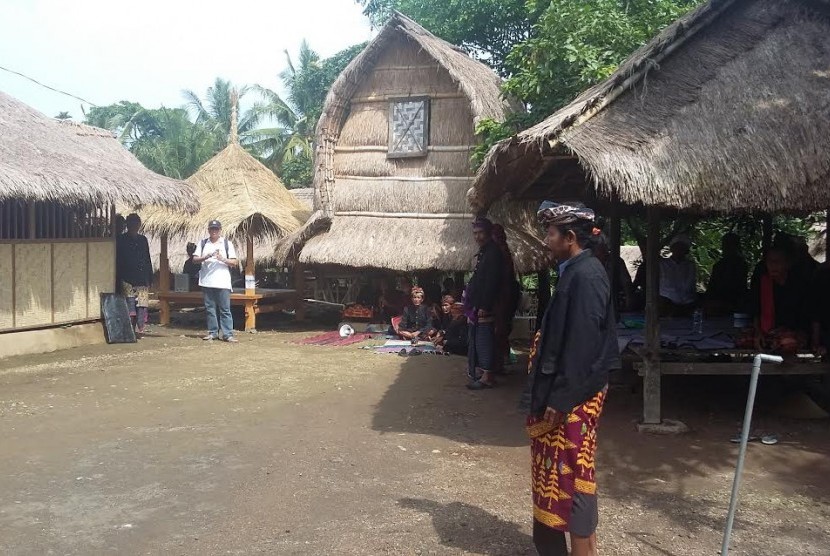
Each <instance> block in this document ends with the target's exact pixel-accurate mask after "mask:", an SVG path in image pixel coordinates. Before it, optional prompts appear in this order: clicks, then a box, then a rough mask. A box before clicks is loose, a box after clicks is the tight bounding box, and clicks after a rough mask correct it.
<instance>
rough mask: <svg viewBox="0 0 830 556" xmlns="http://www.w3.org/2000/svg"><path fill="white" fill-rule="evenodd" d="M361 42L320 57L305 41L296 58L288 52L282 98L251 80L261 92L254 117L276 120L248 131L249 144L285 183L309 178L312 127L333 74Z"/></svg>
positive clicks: (312, 136) (321, 109) (318, 115)
mask: <svg viewBox="0 0 830 556" xmlns="http://www.w3.org/2000/svg"><path fill="white" fill-rule="evenodd" d="M363 47H364V45H363V44H360V45H355V46H352V47H350V48H347V49H345V50H343V51H341V52H339V53H337V54H335V55H334V56H332V57H331V58H328V59H325V60H321V59H320V56H319V55H318V54H317V53H316V52H314V51H313V50H312V49H311V48H310V47H309V45H308V43H307V42H306V41H303V42H302V44H301V45H300V53H299V57H298V59H297V62H298V63H297V64H294V62H293V60H292V59H291V56H290V55H289V54H288V52H286V53H285V56H286V59H287V61H288V67H287V68H286V69H285V70H284V71H283V72H281V73H280V79H281V80H282V82H283V85H284V87H285V89H286V91H287V93H288V94H287V96H286V98H285V99H283V98H282V97H281V96H280V95H279V94H278V93H276V92H275V91H272V90H271V89H268V88H266V87H262V86H260V85H255V86H254V87H253V88H252V89H253V90H254V91H256V92H257V93H258V94H259V95H260V97H261V98H262V101H261V102H258V103H256V104H255V105H254V106H253V107H252V108H251V115H252V120H253V121H254V122H257V123H259V122H262V121H269V122H274V123H276V124H277V125H276V126H275V127H272V128H262V129H256V130H253V131H251V132H250V133H249V136H250V142H249V143H248V145H249V146H250V148H251V150H252V151H253V152H254V153H256V154H257V155H258V156H259V157H260V158H261V159H262V160H263V162H264V163H265V164H266V165H267V166H269V167H270V168H271V169H272V170H274V171H275V172H276V173H277V174H279V175H280V176H281V177H282V178H283V181H285V182H286V185H307V184H309V183H310V182H311V175H312V170H311V164H312V158H313V150H312V144H313V142H314V129H315V127H316V125H317V120H318V119H319V118H320V114H321V113H322V111H323V103H324V101H325V97H326V94H327V93H328V90H329V88H330V87H331V84H332V83H333V82H334V80H335V79H336V78H337V76H338V75H339V74H340V73H341V72H342V71H343V70H344V69H345V67H346V66H347V65H348V64H349V62H351V61H352V60H353V59H354V57H355V56H356V55H357V54H358V53H359V52H360V51H361V50H362V49H363ZM302 180H305V181H302Z"/></svg>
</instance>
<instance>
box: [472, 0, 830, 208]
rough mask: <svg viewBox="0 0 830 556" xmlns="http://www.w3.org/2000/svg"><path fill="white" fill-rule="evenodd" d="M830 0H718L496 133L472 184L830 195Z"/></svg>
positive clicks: (661, 194) (732, 202)
mask: <svg viewBox="0 0 830 556" xmlns="http://www.w3.org/2000/svg"><path fill="white" fill-rule="evenodd" d="M828 34H830V11H828V3H827V2H825V1H817V0H813V1H809V0H712V1H710V2H709V3H707V4H704V5H703V6H701V7H700V8H698V9H696V10H694V11H692V12H691V13H689V14H688V15H686V16H685V17H683V18H681V19H680V20H678V21H677V22H675V23H674V24H672V25H671V26H669V27H668V28H666V29H665V30H664V31H663V32H662V33H660V34H659V35H658V36H657V37H656V38H655V39H654V40H652V41H651V42H650V43H649V44H648V45H646V46H645V47H644V48H642V49H640V50H639V51H638V52H636V53H635V54H634V55H633V56H631V57H630V58H629V59H628V60H627V61H626V62H624V63H623V64H622V65H621V66H620V68H619V69H618V70H617V71H616V72H615V73H614V74H613V75H612V76H611V77H610V78H609V79H607V80H606V81H604V82H602V83H600V84H598V85H597V86H595V87H593V88H591V89H589V90H588V91H586V92H584V93H583V94H582V95H580V96H579V97H578V98H577V99H576V100H575V101H574V102H572V103H571V104H570V105H568V106H567V107H565V108H563V109H562V110H560V111H559V112H557V113H555V114H554V115H552V116H550V117H549V118H548V119H547V120H545V121H544V122H542V123H540V124H539V125H537V126H535V127H533V128H530V129H528V130H527V131H524V132H523V133H521V134H519V135H518V136H516V137H513V138H511V139H509V140H506V141H504V142H502V143H500V144H498V145H496V146H495V147H494V148H493V149H492V151H491V152H490V153H489V156H488V158H487V160H486V162H485V164H484V165H483V166H482V167H481V168H480V169H479V173H478V175H477V178H476V182H475V184H474V187H473V189H472V190H471V191H470V194H469V198H470V201H471V203H472V205H473V207H474V208H475V209H476V210H477V211H486V210H487V208H488V207H489V206H490V205H491V204H492V203H493V202H494V201H495V200H496V199H498V198H499V197H501V196H502V195H504V194H505V193H507V194H509V195H510V196H512V197H513V198H533V197H535V198H539V197H540V196H556V195H557V193H558V192H561V191H563V190H568V189H571V190H572V189H573V187H574V186H577V187H581V188H582V189H583V191H584V190H585V189H586V188H587V189H588V190H589V191H590V190H591V189H593V190H594V191H595V193H596V194H597V195H598V196H599V197H600V198H611V197H613V196H615V195H616V196H617V197H618V198H619V199H620V200H621V201H622V202H623V203H626V204H630V205H634V204H637V203H643V204H647V205H658V206H666V207H674V208H680V209H690V210H701V211H724V212H725V211H739V210H746V211H749V210H758V211H792V210H798V211H811V210H816V209H823V208H825V207H827V206H830V48H827V37H828Z"/></svg>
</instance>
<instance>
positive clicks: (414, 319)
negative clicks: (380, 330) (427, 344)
mask: <svg viewBox="0 0 830 556" xmlns="http://www.w3.org/2000/svg"><path fill="white" fill-rule="evenodd" d="M431 324H432V315H430V311H429V308H428V307H427V306H426V305H419V306H417V307H416V306H415V305H408V306H407V307H406V308H404V310H403V318H402V319H401V326H400V329H401V330H405V331H407V332H426V331H427V330H429V328H430V325H431Z"/></svg>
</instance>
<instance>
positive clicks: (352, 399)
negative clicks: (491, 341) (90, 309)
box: [0, 330, 830, 556]
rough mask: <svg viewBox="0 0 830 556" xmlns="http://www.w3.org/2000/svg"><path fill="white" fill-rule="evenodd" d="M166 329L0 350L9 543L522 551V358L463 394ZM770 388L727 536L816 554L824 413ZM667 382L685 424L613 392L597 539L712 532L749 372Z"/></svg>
mask: <svg viewBox="0 0 830 556" xmlns="http://www.w3.org/2000/svg"><path fill="white" fill-rule="evenodd" d="M158 334H159V336H156V337H150V338H147V339H145V340H143V341H142V342H141V343H140V344H138V345H126V346H98V347H90V348H83V349H78V350H71V351H66V352H62V353H55V354H49V355H43V356H36V357H28V358H25V359H13V360H5V361H0V439H2V448H1V449H0V469H2V474H0V553H2V554H10V555H23V554H33V555H34V554H38V555H40V554H56V555H63V554H80V555H94V554H111V553H123V554H200V555H202V554H314V555H321V554H326V555H329V554H331V555H339V554H355V555H363V554H365V555H382V554H486V555H494V556H495V555H504V556H515V555H522V554H533V551H532V543H531V539H530V536H529V533H530V527H529V515H530V506H529V488H528V486H529V479H528V455H527V447H526V440H525V437H524V433H523V430H522V416H521V415H520V414H519V412H518V411H517V410H516V400H517V398H518V393H519V391H520V389H521V386H522V383H523V376H521V374H518V375H515V376H513V377H509V378H508V379H507V381H506V383H505V384H504V385H503V387H502V388H499V389H497V390H494V391H487V392H477V393H471V392H468V391H467V390H466V389H464V388H463V385H464V378H463V361H462V360H461V359H459V358H440V357H434V356H422V357H417V358H409V359H403V358H399V357H396V356H386V355H374V354H371V353H369V352H367V351H364V350H360V349H358V348H357V347H345V348H325V347H310V346H299V345H295V344H292V343H290V342H291V341H292V340H297V339H299V338H302V337H304V336H307V335H308V333H307V332H306V333H304V334H303V333H261V334H259V335H256V336H244V337H242V343H240V344H239V345H236V346H233V345H227V344H221V343H210V344H209V343H204V342H201V341H199V340H197V339H196V337H195V333H194V332H192V331H177V330H166V331H162V332H159V333H158ZM183 334H186V336H184V335H183ZM781 388H782V385H780V384H777V383H774V382H772V381H767V382H766V385H765V387H764V388H762V392H761V393H762V399H761V401H760V408H759V411H760V415H759V418H758V421H757V426H758V427H759V429H763V430H767V431H770V432H777V433H778V434H779V435H780V436H781V440H782V442H781V443H780V444H779V445H777V446H763V445H760V444H753V445H752V446H751V448H750V451H749V457H748V464H747V472H746V475H745V478H744V485H743V491H742V494H743V496H742V500H741V507H740V513H739V519H738V522H737V529H736V532H735V536H734V549H733V552H732V553H733V554H736V555H738V554H740V555H751V556H764V555H769V556H779V555H796V554H798V555H802V554H803V555H828V554H830V505H829V504H828V500H830V459H828V456H830V434H828V433H830V423H828V421H827V420H823V421H795V420H787V419H781V418H777V417H772V416H770V413H769V409H770V408H771V407H772V406H773V405H774V404H773V403H772V402H773V401H775V400H777V396H776V394H777V393H778V392H780V391H781ZM666 390H667V394H666V400H665V406H666V414H667V415H666V416H667V417H673V418H679V419H682V420H683V421H685V422H686V423H687V424H689V425H690V426H691V427H692V432H691V433H690V434H687V435H684V436H680V437H650V436H642V435H639V434H638V433H637V432H635V430H634V422H635V420H636V418H637V414H638V406H639V398H638V395H637V394H636V393H635V392H634V391H632V389H631V388H629V387H626V386H615V387H613V388H612V390H611V395H610V398H609V403H608V406H607V409H606V413H605V415H604V416H603V421H602V427H601V432H600V453H599V462H598V465H599V474H600V475H599V478H600V482H601V484H600V488H601V495H602V499H601V523H600V535H601V549H602V554H604V555H618V556H622V555H654V556H713V555H716V554H717V553H718V550H719V548H720V542H721V534H722V533H721V531H722V528H723V523H724V517H725V513H726V507H727V503H728V493H729V489H730V486H731V479H732V472H733V466H734V462H735V458H736V453H737V450H736V447H735V445H733V444H731V443H729V441H728V439H729V438H730V437H731V436H732V435H733V434H734V433H735V431H736V430H737V426H738V423H739V421H740V417H741V413H742V404H743V400H742V396H743V395H745V394H744V392H745V381H743V380H742V379H722V380H703V379H684V378H678V379H673V380H669V379H667V381H666Z"/></svg>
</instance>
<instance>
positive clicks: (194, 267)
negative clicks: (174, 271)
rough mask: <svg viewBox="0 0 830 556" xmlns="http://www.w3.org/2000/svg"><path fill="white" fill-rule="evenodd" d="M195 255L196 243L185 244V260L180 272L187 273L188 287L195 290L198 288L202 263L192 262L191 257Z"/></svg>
mask: <svg viewBox="0 0 830 556" xmlns="http://www.w3.org/2000/svg"><path fill="white" fill-rule="evenodd" d="M195 256H196V244H195V243H188V244H187V260H186V261H185V262H184V268H182V274H187V277H188V280H189V283H190V287H189V288H188V289H189V290H190V291H197V290H198V289H199V271H200V270H202V263H196V262H193V258H194V257H195Z"/></svg>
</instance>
